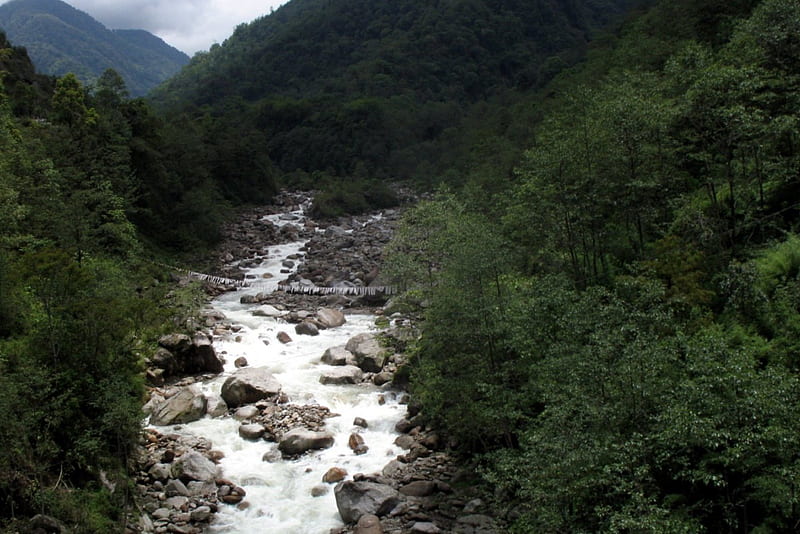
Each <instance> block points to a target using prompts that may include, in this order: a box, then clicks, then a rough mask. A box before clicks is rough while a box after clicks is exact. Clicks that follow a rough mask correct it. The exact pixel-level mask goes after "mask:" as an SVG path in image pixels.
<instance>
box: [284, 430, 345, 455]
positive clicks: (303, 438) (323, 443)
mask: <svg viewBox="0 0 800 534" xmlns="http://www.w3.org/2000/svg"><path fill="white" fill-rule="evenodd" d="M333 441H334V437H333V434H331V433H329V432H312V431H311V430H306V429H305V428H294V429H292V430H290V431H289V432H287V433H286V434H284V435H283V437H282V438H281V440H280V442H279V443H278V450H279V451H281V452H282V453H283V454H284V456H295V455H298V454H303V453H305V452H308V451H311V450H317V449H329V448H331V447H333Z"/></svg>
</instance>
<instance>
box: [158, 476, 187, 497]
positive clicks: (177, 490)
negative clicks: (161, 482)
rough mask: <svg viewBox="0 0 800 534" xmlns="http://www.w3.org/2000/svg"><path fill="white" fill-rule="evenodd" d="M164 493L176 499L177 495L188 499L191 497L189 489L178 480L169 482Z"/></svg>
mask: <svg viewBox="0 0 800 534" xmlns="http://www.w3.org/2000/svg"><path fill="white" fill-rule="evenodd" d="M164 493H166V494H167V497H175V496H177V495H181V496H183V497H188V496H189V495H191V493H190V492H189V488H187V487H186V485H185V484H184V483H183V482H181V481H180V480H178V479H172V480H170V481H169V482H167V485H166V486H165V487H164Z"/></svg>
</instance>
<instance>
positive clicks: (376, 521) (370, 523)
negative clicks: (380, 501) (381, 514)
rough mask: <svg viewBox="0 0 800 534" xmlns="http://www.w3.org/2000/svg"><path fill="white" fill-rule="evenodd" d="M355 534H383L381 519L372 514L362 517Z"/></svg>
mask: <svg viewBox="0 0 800 534" xmlns="http://www.w3.org/2000/svg"><path fill="white" fill-rule="evenodd" d="M354 534H383V527H382V526H381V520H380V518H378V516H376V515H372V514H367V515H362V516H361V519H359V520H358V524H357V525H356V529H355V531H354Z"/></svg>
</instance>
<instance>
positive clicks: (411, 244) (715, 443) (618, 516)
mask: <svg viewBox="0 0 800 534" xmlns="http://www.w3.org/2000/svg"><path fill="white" fill-rule="evenodd" d="M798 35H800V4H798V3H797V2H796V1H794V0H763V1H756V0H753V1H741V2H713V1H699V0H680V1H675V0H670V1H662V2H659V3H658V4H657V5H656V6H655V7H654V8H652V9H651V10H649V11H647V12H646V13H645V14H643V15H642V16H640V17H637V18H635V19H631V20H629V21H628V23H627V24H625V25H624V27H623V28H622V30H621V32H620V33H619V35H618V36H616V37H614V38H608V39H605V40H604V41H603V42H602V43H598V44H597V46H595V47H594V49H593V50H592V51H591V53H590V56H589V59H588V61H587V62H586V63H584V64H581V65H579V66H577V67H575V68H573V69H571V70H570V71H568V72H565V73H563V74H562V75H560V76H558V78H557V79H556V80H554V81H553V82H552V83H551V84H549V85H548V87H547V89H546V91H545V92H544V93H542V94H540V95H539V97H538V99H536V100H531V101H532V102H533V101H536V102H537V103H538V110H539V112H540V113H541V118H540V120H538V121H537V122H536V123H535V124H534V125H533V128H532V131H533V135H532V136H531V138H530V139H529V149H528V150H527V151H526V153H525V156H524V158H523V160H522V161H521V163H520V164H519V165H517V166H516V167H515V171H514V175H513V178H512V179H511V180H509V181H504V180H502V175H497V178H498V179H499V180H500V184H501V185H500V186H495V191H496V193H495V194H494V195H489V194H488V191H487V190H486V189H485V188H484V187H483V186H484V184H485V183H486V180H485V179H482V180H481V181H473V182H471V183H467V184H465V185H464V186H463V187H460V188H457V189H455V190H449V191H448V190H444V191H442V192H440V194H439V195H438V196H437V198H435V199H434V200H431V201H427V202H423V203H421V204H420V205H419V206H418V207H416V208H415V209H413V210H411V211H410V212H409V213H408V215H407V217H406V219H405V223H404V225H403V227H402V228H401V231H400V232H399V233H398V235H397V237H396V239H395V241H394V243H393V245H392V257H391V258H390V260H389V261H388V264H387V267H388V268H389V269H390V270H392V272H393V273H394V277H395V280H396V281H397V283H400V284H404V285H405V286H406V287H407V288H408V292H407V293H406V295H405V296H404V298H403V299H401V300H399V301H398V302H396V303H395V304H394V306H397V307H399V308H400V307H403V306H405V307H407V308H408V309H411V310H413V309H417V310H418V311H419V313H421V314H422V316H424V322H423V325H424V326H423V334H422V337H421V339H420V341H419V343H418V345H417V349H416V350H417V351H416V356H415V360H414V362H413V365H412V372H411V384H412V389H413V391H414V393H415V395H416V396H417V398H418V399H420V401H421V403H422V409H423V413H427V414H428V417H429V422H431V423H432V424H433V426H435V427H439V428H445V429H447V431H448V434H449V436H450V438H451V439H454V440H456V442H457V443H459V449H460V450H461V451H462V452H464V453H466V454H469V455H471V456H472V457H473V458H474V459H475V460H476V461H477V462H478V463H479V465H480V466H481V467H480V469H481V472H482V474H483V477H484V479H485V481H486V482H487V483H488V484H491V485H493V486H494V487H495V491H496V495H497V502H496V503H495V504H496V506H497V509H505V511H506V513H507V517H508V518H509V519H510V520H511V522H512V525H513V526H512V529H511V530H512V532H519V533H523V532H524V533H528V532H670V533H675V532H686V533H697V532H708V533H717V532H741V533H745V532H760V533H767V532H793V531H795V530H796V529H797V525H798V522H800V513H799V512H798V511H799V510H800V507H798V504H800V503H798V495H797V491H796V489H797V488H796V485H797V480H798V475H800V471H798V470H799V469H800V453H798V451H800V428H798V421H800V419H799V418H798V414H800V403H799V402H798V400H799V399H800V381H799V379H800V377H799V376H798V372H800V358H799V357H800V353H799V352H798V345H797V336H798V327H799V326H800V307H798V303H800V238H798V236H797V231H798V225H799V224H800V218H799V216H800V212H799V211H798V209H800V195H799V193H800V191H799V190H798V184H799V183H800V158H799V157H798V155H800V150H799V149H800V144H799V143H800V138H798V123H799V120H800V115H798V109H800V108H798V98H799V96H798V95H800V92H799V90H800V61H798V58H800V41H799V40H798ZM399 308H398V309H399Z"/></svg>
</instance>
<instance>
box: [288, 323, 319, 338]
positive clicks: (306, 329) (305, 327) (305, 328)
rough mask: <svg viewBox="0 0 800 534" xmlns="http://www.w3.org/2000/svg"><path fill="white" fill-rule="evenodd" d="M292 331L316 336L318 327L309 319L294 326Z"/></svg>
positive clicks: (302, 334)
mask: <svg viewBox="0 0 800 534" xmlns="http://www.w3.org/2000/svg"><path fill="white" fill-rule="evenodd" d="M294 331H295V332H296V333H297V334H299V335H301V336H318V335H319V328H317V325H315V324H314V323H312V322H311V321H303V322H302V323H299V324H298V325H297V326H295V327H294Z"/></svg>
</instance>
